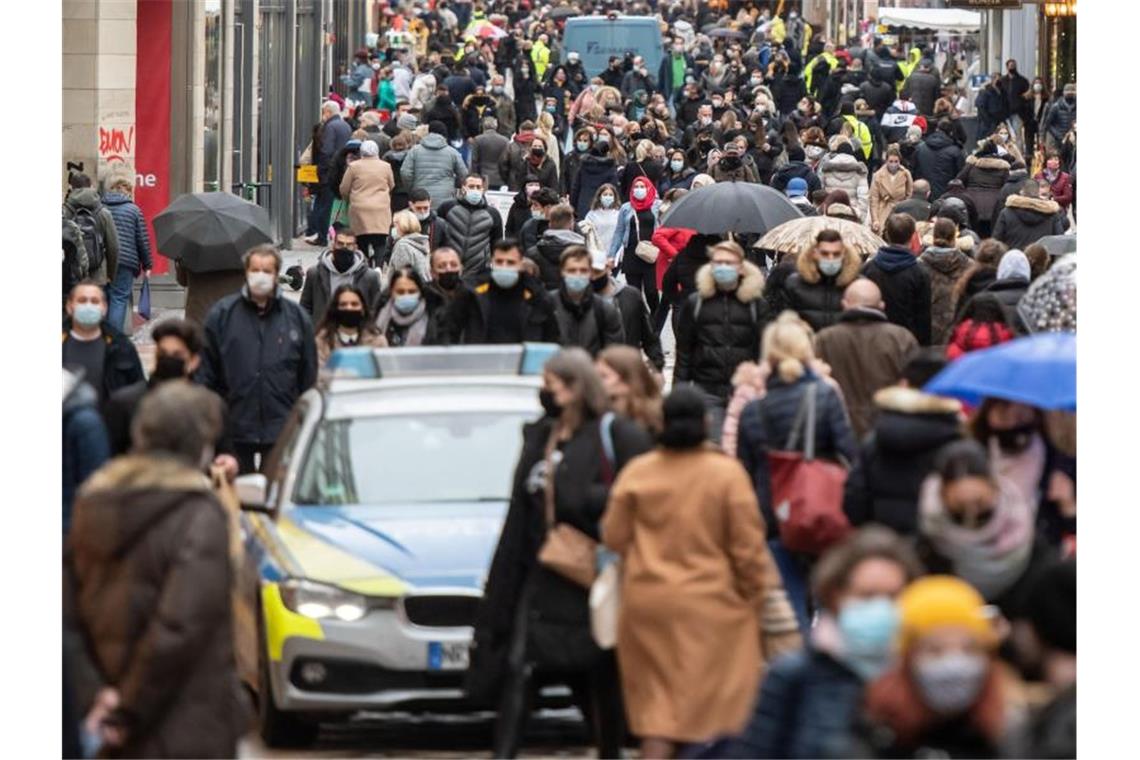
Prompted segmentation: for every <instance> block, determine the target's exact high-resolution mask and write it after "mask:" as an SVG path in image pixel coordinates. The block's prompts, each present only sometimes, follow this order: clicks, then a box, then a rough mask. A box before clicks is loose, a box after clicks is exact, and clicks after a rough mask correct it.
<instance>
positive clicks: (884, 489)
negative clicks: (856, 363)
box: [843, 348, 963, 536]
mask: <svg viewBox="0 0 1140 760" xmlns="http://www.w3.org/2000/svg"><path fill="white" fill-rule="evenodd" d="M944 366H946V357H945V354H944V353H943V352H942V351H941V350H940V349H935V348H926V349H921V350H920V351H918V352H916V353H915V354H914V355H913V356H912V357H911V358H910V359H909V360H908V361H907V364H906V367H904V368H903V376H902V382H901V383H900V384H899V385H898V386H891V387H890V388H883V389H882V390H881V391H879V392H878V393H876V394H875V407H876V409H878V414H877V415H876V417H875V422H874V425H873V426H872V429H871V432H870V433H869V434H868V435H867V437H866V439H864V441H863V444H862V445H861V446H860V448H859V455H858V457H857V458H856V459H855V461H854V463H853V466H852V468H851V471H850V473H849V474H848V475H847V485H846V488H845V489H844V497H843V511H844V512H845V513H846V514H847V519H848V520H850V521H851V524H852V525H854V526H856V527H858V526H860V525H864V524H866V523H871V522H874V523H879V524H881V525H886V526H887V527H888V528H891V529H893V530H895V531H897V532H898V533H900V534H901V535H904V536H910V535H914V534H915V532H916V530H917V527H916V526H917V516H918V492H919V488H920V487H921V486H922V481H923V480H925V479H926V476H927V475H929V474H930V469H931V465H932V463H933V462H934V456H935V454H936V453H937V452H938V450H939V449H940V448H942V447H943V446H944V445H946V444H947V443H950V442H951V441H956V440H958V439H959V438H961V437H962V432H963V430H962V423H961V422H960V421H959V413H960V412H961V408H962V405H961V404H960V403H959V402H958V401H956V400H954V399H951V398H944V397H942V396H934V395H931V394H929V393H923V392H922V391H920V390H919V389H920V388H921V387H922V386H923V385H925V384H926V382H927V381H928V380H930V378H932V377H934V375H936V374H938V372H939V371H941V369H942V368H943V367H944Z"/></svg>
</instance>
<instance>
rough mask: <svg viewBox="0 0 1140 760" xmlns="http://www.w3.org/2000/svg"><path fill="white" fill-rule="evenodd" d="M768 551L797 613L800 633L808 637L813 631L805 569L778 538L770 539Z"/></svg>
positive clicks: (789, 600)
mask: <svg viewBox="0 0 1140 760" xmlns="http://www.w3.org/2000/svg"><path fill="white" fill-rule="evenodd" d="M768 551H769V552H770V553H771V554H772V559H773V560H775V562H776V567H777V569H779V571H780V579H781V580H783V581H784V591H785V592H786V593H787V595H788V602H789V603H790V604H791V605H792V609H793V610H794V611H795V613H796V621H797V622H798V623H799V624H800V633H802V634H803V635H804V636H807V635H808V632H809V631H810V630H811V618H810V617H809V616H808V605H807V591H808V590H807V579H806V578H805V577H804V571H803V567H802V566H801V565H800V563H799V562H798V561H797V560H796V557H795V555H793V554H792V553H791V552H789V551H788V550H787V549H785V548H784V545H783V544H781V543H780V539H778V538H769V539H768Z"/></svg>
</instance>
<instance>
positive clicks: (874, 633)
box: [837, 596, 899, 680]
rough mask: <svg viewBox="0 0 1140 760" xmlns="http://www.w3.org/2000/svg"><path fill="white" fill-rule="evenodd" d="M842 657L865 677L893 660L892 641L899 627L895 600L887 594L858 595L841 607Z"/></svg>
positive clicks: (873, 676)
mask: <svg viewBox="0 0 1140 760" xmlns="http://www.w3.org/2000/svg"><path fill="white" fill-rule="evenodd" d="M837 622H838V623H839V632H840V633H841V634H842V635H843V661H844V663H846V664H847V665H848V666H849V667H850V668H851V669H852V670H854V671H855V672H856V673H857V674H858V675H859V676H860V677H861V678H863V679H864V680H871V679H872V678H876V677H877V676H879V675H880V674H882V672H883V671H884V670H886V669H887V666H889V665H890V663H891V656H892V651H891V644H892V642H893V641H894V638H895V633H896V632H897V631H898V627H899V613H898V608H897V607H896V606H895V603H894V602H893V601H891V600H890V599H889V598H887V597H885V596H878V597H875V598H873V599H856V600H853V601H850V602H848V603H847V604H845V605H843V608H842V609H841V610H840V611H839V618H838V621H837Z"/></svg>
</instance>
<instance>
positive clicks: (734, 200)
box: [661, 182, 802, 235]
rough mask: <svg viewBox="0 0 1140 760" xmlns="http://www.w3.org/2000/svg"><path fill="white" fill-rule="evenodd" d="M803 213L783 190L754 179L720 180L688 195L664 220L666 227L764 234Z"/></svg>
mask: <svg viewBox="0 0 1140 760" xmlns="http://www.w3.org/2000/svg"><path fill="white" fill-rule="evenodd" d="M800 216H802V214H800V210H799V209H797V208H796V207H795V206H793V205H792V202H791V201H789V200H788V199H787V197H785V195H784V194H783V193H781V192H778V191H776V190H773V189H772V188H770V187H768V186H767V185H757V184H755V183H753V182H716V183H713V184H711V185H706V186H705V187H702V188H699V189H697V190H693V191H690V192H688V193H685V195H684V196H683V197H682V198H681V199H680V200H678V201H677V202H676V203H674V204H673V207H672V208H670V209H669V211H668V213H666V214H665V217H664V218H663V219H662V220H661V226H662V227H681V228H684V229H690V230H696V231H697V232H698V233H700V234H702V235H723V234H725V233H726V232H735V233H751V234H756V235H763V234H764V233H765V232H767V231H768V230H770V229H772V228H773V227H775V226H776V225H779V224H783V223H784V222H787V221H789V220H791V219H798V218H800Z"/></svg>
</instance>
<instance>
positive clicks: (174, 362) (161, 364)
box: [150, 354, 186, 382]
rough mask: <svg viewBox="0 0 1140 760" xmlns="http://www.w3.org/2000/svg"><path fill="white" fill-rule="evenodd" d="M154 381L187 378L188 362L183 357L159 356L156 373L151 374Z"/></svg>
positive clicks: (155, 366) (155, 364)
mask: <svg viewBox="0 0 1140 760" xmlns="http://www.w3.org/2000/svg"><path fill="white" fill-rule="evenodd" d="M150 377H151V379H152V380H155V381H157V382H162V381H163V380H178V379H180V378H183V377H186V360H185V359H183V358H182V357H181V356H171V355H170V354H159V355H158V359H157V360H156V361H155V363H154V372H152V373H151V374H150Z"/></svg>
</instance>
